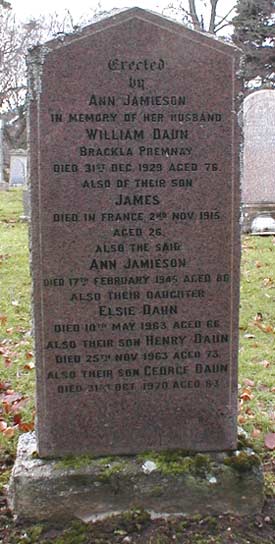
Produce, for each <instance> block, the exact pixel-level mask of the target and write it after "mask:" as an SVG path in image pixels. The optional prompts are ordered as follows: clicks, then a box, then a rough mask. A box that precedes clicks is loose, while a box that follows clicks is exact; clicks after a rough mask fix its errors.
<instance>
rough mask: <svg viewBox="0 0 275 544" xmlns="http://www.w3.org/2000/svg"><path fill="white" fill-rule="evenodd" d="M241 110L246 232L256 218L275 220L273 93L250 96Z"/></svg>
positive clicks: (266, 91) (274, 107)
mask: <svg viewBox="0 0 275 544" xmlns="http://www.w3.org/2000/svg"><path fill="white" fill-rule="evenodd" d="M243 108H244V128H243V130H244V155H243V176H242V203H243V230H244V231H249V230H250V229H251V223H252V222H253V220H254V219H255V217H257V216H259V215H263V214H268V215H270V216H271V217H273V219H275V174H274V172H275V91H274V90H262V91H257V92H255V93H253V94H251V95H249V96H248V97H247V98H245V100H244V104H243Z"/></svg>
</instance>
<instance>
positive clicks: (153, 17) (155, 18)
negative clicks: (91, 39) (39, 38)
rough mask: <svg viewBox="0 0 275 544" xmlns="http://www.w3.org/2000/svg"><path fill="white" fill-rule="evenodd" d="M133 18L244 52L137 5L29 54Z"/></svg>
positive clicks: (228, 50) (227, 51) (224, 49)
mask: <svg viewBox="0 0 275 544" xmlns="http://www.w3.org/2000/svg"><path fill="white" fill-rule="evenodd" d="M133 18H138V19H142V20H144V21H147V22H151V23H152V24H155V25H160V24H161V23H162V24H163V25H166V29H167V30H172V31H173V30H175V29H178V30H179V31H180V32H184V33H185V34H186V36H188V37H189V38H190V39H191V37H192V36H193V37H195V36H197V37H198V38H199V39H201V40H203V41H205V45H207V44H208V45H209V46H210V47H214V46H215V48H216V49H220V51H221V52H224V53H225V54H230V56H232V55H234V53H238V54H239V55H241V54H242V50H241V49H240V48H239V47H238V46H237V45H235V44H233V43H228V42H225V41H223V40H222V39H221V38H219V37H217V36H215V35H214V34H211V33H208V32H202V31H200V30H194V29H191V28H189V27H187V26H186V25H185V24H183V23H181V22H179V21H176V20H175V19H172V18H171V17H167V16H166V15H163V14H161V13H157V12H155V11H152V10H147V9H143V8H140V7H137V6H136V7H132V8H122V9H118V10H115V12H114V10H112V11H111V12H110V13H108V14H107V15H106V14H103V15H102V17H99V18H97V19H96V20H94V21H93V22H91V23H90V24H88V25H85V26H84V27H82V28H80V29H77V30H76V31H73V32H71V33H64V34H61V35H59V36H57V37H56V38H53V39H50V40H48V41H47V42H44V43H43V44H38V45H36V46H34V47H32V48H30V49H29V56H32V55H33V54H34V55H35V54H36V52H37V50H39V49H41V47H42V48H44V49H45V51H46V50H47V49H48V52H50V51H52V50H54V49H57V48H59V47H63V46H66V45H69V44H70V43H72V42H74V41H76V40H80V39H83V38H86V37H87V36H88V35H89V34H90V33H94V32H96V31H102V30H105V29H107V28H108V27H110V26H114V25H117V24H120V23H123V22H127V21H128V20H129V19H133ZM46 52H47V51H46Z"/></svg>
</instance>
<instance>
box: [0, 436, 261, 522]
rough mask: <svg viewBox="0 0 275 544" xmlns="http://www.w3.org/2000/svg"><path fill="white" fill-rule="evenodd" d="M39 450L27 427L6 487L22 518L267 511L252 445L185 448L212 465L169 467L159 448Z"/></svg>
mask: <svg viewBox="0 0 275 544" xmlns="http://www.w3.org/2000/svg"><path fill="white" fill-rule="evenodd" d="M36 451H37V450H36V439H35V434H34V433H26V434H24V435H21V437H20V439H19V443H18V451H17V458H16V462H15V465H14V467H13V471H12V475H11V479H10V483H9V489H8V504H9V507H10V509H11V510H12V512H13V514H14V516H15V518H16V519H17V520H19V521H21V520H29V521H34V522H35V521H55V522H60V523H63V522H64V521H72V519H80V520H82V521H84V522H89V521H97V520H100V519H104V518H106V517H109V516H112V515H119V514H122V513H125V512H127V511H129V510H132V509H134V508H142V509H144V510H145V511H147V512H148V513H149V514H150V515H151V517H152V519H153V518H155V517H169V516H190V515H194V514H196V513H198V514H200V515H209V514H212V515H215V514H216V515H218V514H224V513H231V514H238V515H252V514H255V513H259V512H261V510H262V507H263V503H264V491H263V489H264V488H263V470H262V466H261V464H260V463H258V462H257V463H254V459H253V457H254V456H255V452H253V450H252V449H250V448H247V447H244V448H243V449H241V450H236V451H235V452H233V453H232V452H222V453H216V454H213V453H211V454H196V455H187V454H186V453H185V454H183V452H182V453H181V455H182V457H183V458H184V459H185V458H188V459H190V458H191V462H194V460H195V462H196V459H197V461H200V462H202V463H204V461H203V458H205V463H206V464H205V466H206V467H207V468H205V469H202V472H200V469H198V472H193V471H189V469H188V471H186V470H184V471H182V472H177V471H176V472H175V473H167V472H165V471H164V470H163V469H162V468H161V466H160V465H159V462H158V461H156V458H155V456H154V453H153V452H151V453H150V452H148V453H146V454H144V455H142V456H112V457H105V458H104V457H99V458H89V457H88V456H86V457H85V456H80V457H79V458H77V457H76V458H69V459H67V460H64V459H63V460H61V459H54V460H53V459H51V460H45V459H40V458H38V457H37V453H36ZM243 452H245V453H246V455H247V459H248V461H249V460H250V461H251V459H253V462H252V463H251V465H250V464H249V466H248V468H247V469H246V470H242V471H239V470H236V466H233V465H234V461H236V459H237V458H238V456H239V455H241V454H242V453H243ZM168 455H169V454H168ZM179 455H180V452H179ZM198 455H199V456H200V458H198V457H197V456H198ZM255 458H256V456H255ZM230 459H231V460H232V459H233V464H232V463H229V460H230ZM203 466H204V465H203Z"/></svg>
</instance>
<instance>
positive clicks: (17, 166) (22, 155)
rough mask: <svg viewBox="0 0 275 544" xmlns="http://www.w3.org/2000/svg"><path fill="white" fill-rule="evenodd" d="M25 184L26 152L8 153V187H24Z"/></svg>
mask: <svg viewBox="0 0 275 544" xmlns="http://www.w3.org/2000/svg"><path fill="white" fill-rule="evenodd" d="M26 182H27V151H25V150H24V149H13V150H12V151H11V152H10V180H9V186H10V187H15V186H18V185H25V184H26Z"/></svg>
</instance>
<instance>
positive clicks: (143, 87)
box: [29, 8, 240, 456]
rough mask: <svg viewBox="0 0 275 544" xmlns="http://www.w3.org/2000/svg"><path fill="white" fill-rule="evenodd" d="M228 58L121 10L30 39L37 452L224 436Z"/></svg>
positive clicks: (231, 119)
mask: <svg viewBox="0 0 275 544" xmlns="http://www.w3.org/2000/svg"><path fill="white" fill-rule="evenodd" d="M237 67H238V54H237V53H236V50H235V49H234V48H233V47H231V46H229V45H225V44H223V43H221V42H219V41H218V40H216V39H214V38H211V37H209V36H206V35H205V34H201V33H198V32H193V31H191V30H189V29H187V28H185V27H183V26H182V25H180V24H178V23H174V22H171V21H170V20H168V19H165V18H163V17H160V16H158V15H155V14H153V13H150V12H147V11H144V10H141V9H137V8H135V9H131V10H127V11H124V12H122V13H120V14H118V15H115V16H112V17H110V18H107V19H105V20H103V21H101V22H98V23H96V24H94V25H91V26H89V27H87V28H86V29H84V31H82V32H81V33H79V34H75V35H72V36H69V37H67V38H65V39H64V40H63V41H62V40H55V41H52V42H49V43H48V44H46V45H45V46H43V47H41V48H37V49H35V50H34V51H33V52H32V53H31V55H30V58H29V75H30V91H29V95H30V125H29V126H30V151H31V159H30V165H31V181H32V265H33V279H34V299H33V300H34V317H35V337H36V361H37V363H36V364H37V436H38V447H39V454H40V455H42V456H62V455H67V454H77V453H85V452H89V453H91V454H94V455H101V454H107V453H111V454H112V453H113V454H116V453H126V454H131V453H137V452H140V451H144V450H151V449H155V450H167V449H174V448H182V449H185V450H192V451H200V450H201V451H203V450H224V449H227V450H228V449H233V448H235V446H236V405H237V402H236V393H237V368H236V367H237V348H238V300H239V254H240V243H239V226H238V223H239V133H238V127H237V123H236V114H237V109H238V102H237V100H236V96H237V91H238V83H236V81H235V71H236V70H237Z"/></svg>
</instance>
